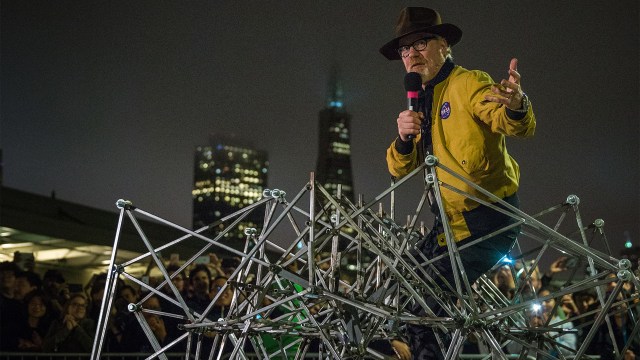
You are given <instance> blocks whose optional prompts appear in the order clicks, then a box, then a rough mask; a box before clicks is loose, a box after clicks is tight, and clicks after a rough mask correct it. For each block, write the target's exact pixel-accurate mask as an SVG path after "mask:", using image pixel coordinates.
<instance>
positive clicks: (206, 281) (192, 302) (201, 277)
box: [187, 264, 211, 313]
mask: <svg viewBox="0 0 640 360" xmlns="http://www.w3.org/2000/svg"><path fill="white" fill-rule="evenodd" d="M189 282H190V283H191V286H192V288H193V294H192V296H191V297H190V298H189V299H188V300H187V306H189V307H190V308H191V309H193V310H195V311H197V312H198V313H202V312H203V311H204V310H205V309H206V308H207V306H209V303H210V302H211V298H210V297H209V291H210V284H211V272H210V271H209V268H208V267H207V265H205V264H198V265H196V266H195V267H194V268H193V269H191V271H190V272H189Z"/></svg>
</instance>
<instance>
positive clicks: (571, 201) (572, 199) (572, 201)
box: [567, 195, 580, 205]
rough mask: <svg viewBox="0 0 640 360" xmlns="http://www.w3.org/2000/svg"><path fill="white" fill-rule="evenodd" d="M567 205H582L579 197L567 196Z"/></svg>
mask: <svg viewBox="0 0 640 360" xmlns="http://www.w3.org/2000/svg"><path fill="white" fill-rule="evenodd" d="M567 204H569V205H578V204H580V198H579V197H578V195H569V196H567Z"/></svg>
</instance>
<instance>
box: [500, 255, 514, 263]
mask: <svg viewBox="0 0 640 360" xmlns="http://www.w3.org/2000/svg"><path fill="white" fill-rule="evenodd" d="M502 262H503V263H505V264H513V260H512V259H509V258H508V257H506V256H505V257H503V258H502Z"/></svg>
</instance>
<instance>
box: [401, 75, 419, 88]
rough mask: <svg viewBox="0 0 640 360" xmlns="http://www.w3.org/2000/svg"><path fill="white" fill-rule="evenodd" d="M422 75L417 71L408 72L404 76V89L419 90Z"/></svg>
mask: <svg viewBox="0 0 640 360" xmlns="http://www.w3.org/2000/svg"><path fill="white" fill-rule="evenodd" d="M421 87H422V77H421V76H420V74H418V73H417V72H410V73H407V74H406V75H405V76H404V89H405V90H406V91H420V88H421Z"/></svg>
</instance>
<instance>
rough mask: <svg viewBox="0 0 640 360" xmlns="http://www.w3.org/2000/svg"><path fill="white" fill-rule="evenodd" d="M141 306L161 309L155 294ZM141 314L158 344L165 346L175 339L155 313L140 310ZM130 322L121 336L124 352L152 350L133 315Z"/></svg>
mask: <svg viewBox="0 0 640 360" xmlns="http://www.w3.org/2000/svg"><path fill="white" fill-rule="evenodd" d="M142 308H143V309H145V310H152V311H162V310H163V309H162V308H161V307H160V300H159V299H158V297H157V296H155V295H152V296H151V297H149V298H148V299H147V300H146V301H145V302H144V303H143V304H142ZM142 315H143V317H144V319H145V321H146V322H147V325H149V328H150V329H151V332H152V333H153V335H154V336H155V338H156V340H157V341H158V344H160V346H165V345H167V344H169V343H170V342H171V341H173V340H175V339H174V338H172V337H170V336H169V332H168V331H167V327H166V326H165V322H164V319H163V318H162V317H160V316H159V315H156V314H151V313H148V312H144V311H143V312H142ZM129 320H130V322H129V324H127V326H126V328H125V332H124V334H123V337H122V344H121V345H122V349H123V351H125V352H143V353H148V352H153V351H154V350H153V347H152V346H151V342H150V341H149V339H148V338H147V336H146V335H145V333H144V331H143V330H142V328H141V327H140V325H139V324H138V322H137V321H136V319H134V318H133V317H130V318H129Z"/></svg>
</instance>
